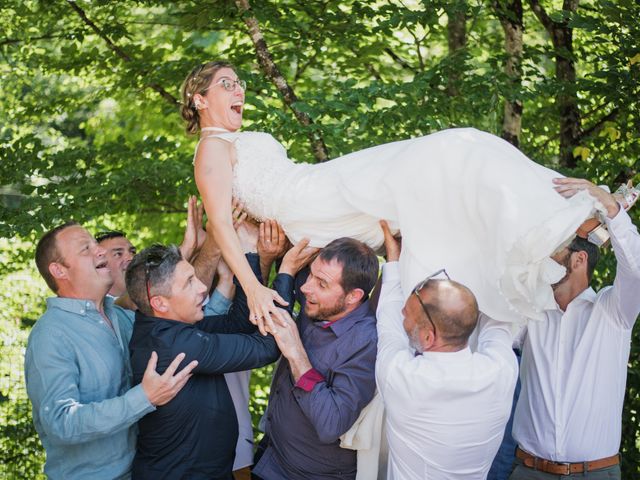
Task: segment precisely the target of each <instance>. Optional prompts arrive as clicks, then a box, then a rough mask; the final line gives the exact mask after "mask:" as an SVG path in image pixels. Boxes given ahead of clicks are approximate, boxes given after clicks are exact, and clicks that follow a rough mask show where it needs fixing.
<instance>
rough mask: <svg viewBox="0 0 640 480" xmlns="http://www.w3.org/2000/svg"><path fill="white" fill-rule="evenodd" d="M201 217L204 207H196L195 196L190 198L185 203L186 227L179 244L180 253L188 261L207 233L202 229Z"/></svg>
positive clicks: (198, 248)
mask: <svg viewBox="0 0 640 480" xmlns="http://www.w3.org/2000/svg"><path fill="white" fill-rule="evenodd" d="M203 215H204V206H203V205H202V204H200V205H198V198H197V197H196V196H195V195H192V196H190V197H189V200H188V201H187V226H186V228H185V230H184V238H183V240H182V243H181V244H180V253H181V254H182V256H183V257H184V258H185V259H187V260H188V261H190V260H191V259H192V258H193V256H194V255H195V254H196V253H197V251H198V250H200V248H201V247H202V244H203V243H204V240H205V238H206V236H207V232H205V231H204V228H203V227H202V217H203Z"/></svg>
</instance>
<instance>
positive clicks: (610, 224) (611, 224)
mask: <svg viewBox="0 0 640 480" xmlns="http://www.w3.org/2000/svg"><path fill="white" fill-rule="evenodd" d="M618 205H620V204H618ZM605 222H606V224H607V229H608V230H609V231H610V232H611V230H614V231H615V230H616V229H619V228H621V227H627V226H628V225H629V224H631V223H632V222H631V217H629V214H628V213H627V212H626V211H625V209H624V208H622V205H620V210H619V211H618V213H617V214H616V216H615V217H613V218H609V217H608V216H606V215H605Z"/></svg>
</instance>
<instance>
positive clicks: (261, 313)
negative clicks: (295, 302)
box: [247, 283, 289, 335]
mask: <svg viewBox="0 0 640 480" xmlns="http://www.w3.org/2000/svg"><path fill="white" fill-rule="evenodd" d="M275 302H278V303H279V304H280V305H282V306H287V305H289V302H287V301H286V300H285V299H284V298H282V297H281V296H280V295H279V294H278V292H276V291H275V290H271V289H270V288H267V287H265V286H263V285H261V284H259V283H258V284H256V286H255V287H254V289H253V291H251V292H247V303H248V305H249V311H250V312H249V320H250V321H251V323H253V324H254V325H257V326H258V330H260V333H262V334H263V335H266V334H267V330H266V328H265V320H266V321H267V323H268V322H271V321H275V322H276V323H278V324H280V325H282V326H285V325H286V319H285V318H284V316H283V315H282V310H280V309H279V308H278V307H277V306H276V305H275Z"/></svg>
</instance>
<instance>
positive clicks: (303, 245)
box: [296, 237, 311, 251]
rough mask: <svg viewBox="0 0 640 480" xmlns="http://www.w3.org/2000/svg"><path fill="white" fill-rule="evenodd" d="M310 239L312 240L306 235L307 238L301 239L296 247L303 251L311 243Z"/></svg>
mask: <svg viewBox="0 0 640 480" xmlns="http://www.w3.org/2000/svg"><path fill="white" fill-rule="evenodd" d="M310 241H311V240H309V239H308V238H306V237H305V238H303V239H302V240H300V241H299V242H298V244H297V245H296V248H297V249H298V250H299V251H303V250H304V249H305V248H307V246H308V245H309V242H310Z"/></svg>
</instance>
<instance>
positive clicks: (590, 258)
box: [567, 237, 600, 282]
mask: <svg viewBox="0 0 640 480" xmlns="http://www.w3.org/2000/svg"><path fill="white" fill-rule="evenodd" d="M567 248H568V249H569V251H571V252H586V254H587V280H588V281H589V282H591V278H592V277H593V272H594V271H595V269H596V265H597V264H598V260H600V250H599V249H598V247H597V246H596V245H595V244H593V243H591V242H590V241H589V240H587V239H586V238H582V237H575V238H574V239H573V240H572V241H571V243H570V244H569V246H568V247H567Z"/></svg>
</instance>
